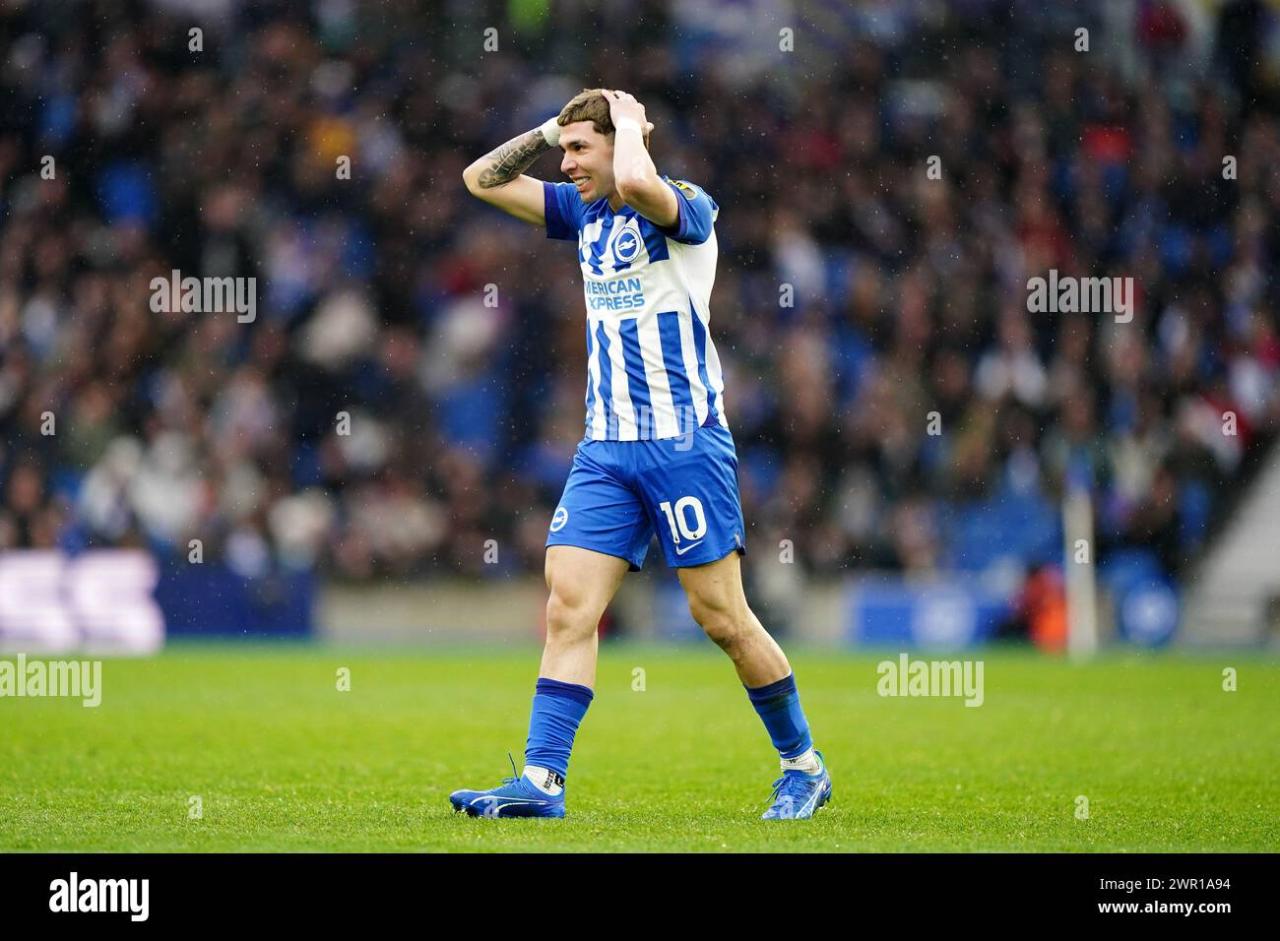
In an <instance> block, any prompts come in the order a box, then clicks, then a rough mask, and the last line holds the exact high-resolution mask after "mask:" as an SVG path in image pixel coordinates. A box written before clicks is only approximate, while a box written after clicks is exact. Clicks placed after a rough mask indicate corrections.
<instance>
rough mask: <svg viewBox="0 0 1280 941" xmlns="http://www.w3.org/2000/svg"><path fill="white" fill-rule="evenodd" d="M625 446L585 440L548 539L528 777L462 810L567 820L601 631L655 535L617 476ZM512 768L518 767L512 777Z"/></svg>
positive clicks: (466, 800)
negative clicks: (572, 759)
mask: <svg viewBox="0 0 1280 941" xmlns="http://www.w3.org/2000/svg"><path fill="white" fill-rule="evenodd" d="M618 447H619V444H618V443H616V442H606V441H592V442H583V443H582V444H580V445H579V447H578V452H577V454H575V456H574V462H573V469H572V470H571V471H570V473H569V480H568V482H567V483H566V484H565V489H564V494H563V495H562V496H561V498H560V505H559V506H558V507H556V511H555V513H554V514H553V516H552V519H551V525H550V528H549V531H548V534H547V557H546V567H545V571H546V580H547V589H548V594H547V608H546V626H547V635H546V641H545V644H544V647H543V652H542V663H541V666H540V667H539V670H538V680H537V684H536V686H535V688H534V695H533V707H532V710H531V712H530V716H529V735H528V738H527V739H526V742H525V767H524V770H523V772H521V773H519V774H517V775H516V776H514V777H512V778H508V779H506V781H505V782H504V785H503V787H500V788H494V789H493V790H490V791H469V790H463V791H455V792H454V793H453V794H451V795H450V797H449V800H450V802H451V803H452V804H453V806H454V808H455V809H457V810H465V811H466V812H467V813H469V814H472V815H479V814H485V815H488V816H498V817H508V816H539V817H563V816H564V786H565V777H566V775H567V774H568V767H569V756H570V752H571V751H572V748H573V741H574V738H575V736H576V735H577V730H578V726H579V725H580V724H581V722H582V719H583V717H584V716H585V715H586V712H587V708H588V706H590V704H591V700H592V699H593V698H594V695H595V694H594V692H593V687H594V686H595V676H596V652H597V644H598V640H597V634H596V629H597V627H598V625H599V623H600V617H601V615H603V614H604V610H605V608H606V607H607V606H608V604H609V602H610V601H611V600H612V599H613V595H614V593H615V592H616V591H617V590H618V586H619V584H621V582H622V577H623V576H624V575H625V574H626V573H627V570H628V569H638V568H639V567H640V566H641V565H642V564H643V563H644V557H645V553H646V552H647V550H648V546H649V540H650V538H651V537H652V534H653V530H652V528H651V527H650V525H649V522H648V517H647V516H646V515H645V513H644V511H643V507H642V506H641V503H640V499H639V496H638V495H637V494H636V493H635V492H633V491H632V490H631V488H630V487H629V486H628V485H627V484H626V483H624V482H623V481H622V480H621V479H620V476H619V473H618V458H619V454H620V452H618V450H617V449H618ZM513 770H514V769H513Z"/></svg>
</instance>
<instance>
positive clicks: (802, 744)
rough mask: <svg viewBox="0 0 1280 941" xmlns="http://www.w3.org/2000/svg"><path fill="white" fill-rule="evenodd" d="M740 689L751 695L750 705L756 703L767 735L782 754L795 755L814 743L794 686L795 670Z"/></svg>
mask: <svg viewBox="0 0 1280 941" xmlns="http://www.w3.org/2000/svg"><path fill="white" fill-rule="evenodd" d="M743 689H745V690H746V691H747V696H749V697H750V698H751V705H753V706H755V707H756V712H757V713H759V715H760V720H761V721H762V722H764V727H765V728H766V729H768V730H769V738H771V739H772V740H773V747H774V748H776V749H778V754H779V755H780V756H781V757H783V758H795V757H797V756H799V755H803V754H804V753H805V752H806V751H808V750H809V749H810V748H812V747H813V738H812V737H811V736H810V735H809V720H808V719H806V718H805V717H804V710H803V709H801V708H800V693H799V692H797V690H796V675H795V674H794V673H788V674H787V675H786V676H784V677H783V678H782V679H780V680H778V681H777V682H776V683H770V684H769V685H768V686H757V687H756V688H755V689H751V688H750V687H747V686H743Z"/></svg>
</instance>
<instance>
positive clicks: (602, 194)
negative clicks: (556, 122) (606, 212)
mask: <svg viewBox="0 0 1280 941" xmlns="http://www.w3.org/2000/svg"><path fill="white" fill-rule="evenodd" d="M560 147H561V149H563V150H564V159H563V160H561V161H560V170H561V171H562V172H563V173H564V174H565V176H567V177H568V178H569V179H570V180H571V181H573V183H574V184H576V185H577V187H578V195H579V196H580V197H581V198H582V201H583V202H584V203H590V202H595V201H596V200H597V199H601V198H607V197H608V196H610V195H611V194H612V193H613V141H612V140H610V139H609V138H608V137H605V136H604V135H603V134H601V133H600V132H599V131H597V130H596V129H595V127H594V126H593V125H592V123H591V122H590V121H574V122H573V123H572V124H566V125H565V126H564V127H563V128H561V130H560Z"/></svg>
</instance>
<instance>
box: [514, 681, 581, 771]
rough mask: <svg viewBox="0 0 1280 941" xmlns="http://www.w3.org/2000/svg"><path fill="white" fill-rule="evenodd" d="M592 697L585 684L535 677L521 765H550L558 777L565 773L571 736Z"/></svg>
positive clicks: (542, 766)
mask: <svg viewBox="0 0 1280 941" xmlns="http://www.w3.org/2000/svg"><path fill="white" fill-rule="evenodd" d="M594 696H595V694H594V693H593V692H591V688H590V687H589V686H579V685H578V684H577V683H562V682H560V681H559V680H552V679H548V678H547V677H545V676H540V677H538V685H537V688H536V690H535V691H534V694H533V713H532V714H531V715H530V716H529V739H528V741H527V742H526V743H525V746H524V761H525V764H527V765H537V766H538V767H540V768H550V769H551V770H552V771H554V772H555V773H556V774H558V775H560V777H562V778H563V777H564V776H565V775H567V774H568V773H569V752H571V751H573V736H574V735H575V734H576V733H577V731H578V723H580V722H581V721H582V717H583V716H585V715H586V714H587V706H589V705H591V700H592V698H594Z"/></svg>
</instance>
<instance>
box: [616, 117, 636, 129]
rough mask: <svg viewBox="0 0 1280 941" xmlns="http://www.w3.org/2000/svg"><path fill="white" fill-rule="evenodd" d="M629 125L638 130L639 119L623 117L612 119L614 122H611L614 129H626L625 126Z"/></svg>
mask: <svg viewBox="0 0 1280 941" xmlns="http://www.w3.org/2000/svg"><path fill="white" fill-rule="evenodd" d="M629 127H633V128H635V129H636V130H637V131H639V130H640V122H639V121H637V120H636V119H635V118H623V119H622V120H621V121H614V122H613V129H614V131H622V130H626V129H627V128H629Z"/></svg>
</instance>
